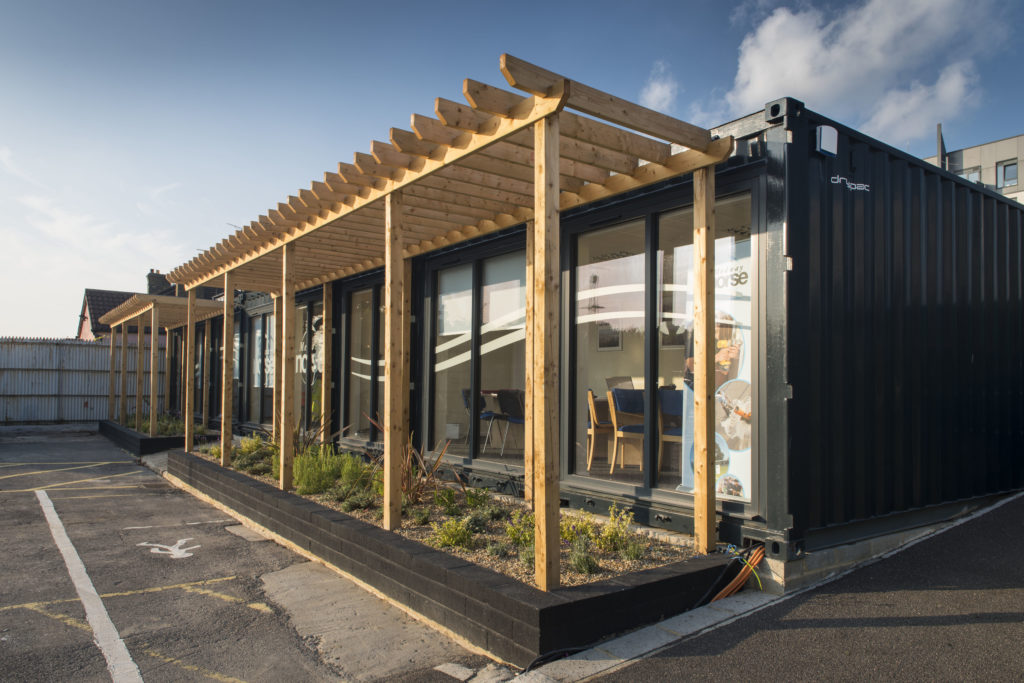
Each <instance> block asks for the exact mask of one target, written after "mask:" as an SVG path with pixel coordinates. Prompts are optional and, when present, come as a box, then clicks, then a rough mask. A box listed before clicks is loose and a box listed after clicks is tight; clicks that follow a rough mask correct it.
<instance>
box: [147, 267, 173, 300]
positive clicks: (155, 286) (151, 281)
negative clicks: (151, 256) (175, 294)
mask: <svg viewBox="0 0 1024 683" xmlns="http://www.w3.org/2000/svg"><path fill="white" fill-rule="evenodd" d="M170 286H171V283H170V282H168V281H167V276H166V275H161V274H160V271H159V270H155V269H153V268H150V269H149V274H148V275H146V294H162V293H163V292H166V291H167V288H168V287H170Z"/></svg>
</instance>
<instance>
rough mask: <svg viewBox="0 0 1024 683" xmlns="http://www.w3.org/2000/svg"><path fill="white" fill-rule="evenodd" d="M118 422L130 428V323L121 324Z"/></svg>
mask: <svg viewBox="0 0 1024 683" xmlns="http://www.w3.org/2000/svg"><path fill="white" fill-rule="evenodd" d="M119 405H120V413H119V414H118V416H117V419H118V421H119V422H120V423H121V424H123V425H124V426H125V427H127V426H128V421H127V419H126V418H127V417H128V321H127V320H126V321H124V322H123V323H121V397H120V400H119Z"/></svg>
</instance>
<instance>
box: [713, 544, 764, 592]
mask: <svg viewBox="0 0 1024 683" xmlns="http://www.w3.org/2000/svg"><path fill="white" fill-rule="evenodd" d="M763 559H764V546H763V545H759V546H757V547H756V548H754V552H752V553H751V554H750V559H749V560H747V561H746V562H744V563H743V567H742V568H741V569H740V573H739V574H737V575H736V576H735V578H733V580H732V581H730V582H729V584H728V585H727V586H726V587H725V588H723V589H722V590H720V591H719V592H718V595H716V596H715V597H713V598H711V602H714V601H715V600H721V599H722V598H727V597H729V596H730V595H732V594H733V593H736V592H737V591H739V589H740V588H742V587H743V584H745V583H746V582H747V579H748V578H750V574H751V572H753V571H754V568H755V567H757V565H759V564H760V563H761V560H763Z"/></svg>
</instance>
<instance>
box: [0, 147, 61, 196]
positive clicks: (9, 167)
mask: <svg viewBox="0 0 1024 683" xmlns="http://www.w3.org/2000/svg"><path fill="white" fill-rule="evenodd" d="M0 166H3V169H4V171H6V172H7V173H8V174H9V175H12V176H14V177H15V178H18V179H20V180H23V181H25V182H26V183H28V184H29V185H34V186H35V187H37V188H40V189H43V190H49V189H50V188H49V187H47V186H46V184H44V183H41V182H39V181H38V180H36V179H35V178H33V177H32V176H31V175H30V174H29V173H28V172H26V171H25V170H24V169H22V168H21V166H19V165H18V164H16V163H15V162H14V150H12V149H11V148H10V147H0Z"/></svg>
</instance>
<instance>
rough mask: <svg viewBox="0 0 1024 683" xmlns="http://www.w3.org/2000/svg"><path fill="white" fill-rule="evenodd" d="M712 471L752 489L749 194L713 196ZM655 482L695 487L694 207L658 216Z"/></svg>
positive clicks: (741, 489) (745, 494)
mask: <svg viewBox="0 0 1024 683" xmlns="http://www.w3.org/2000/svg"><path fill="white" fill-rule="evenodd" d="M715 216H716V225H715V237H716V239H715V425H716V427H715V431H716V433H715V476H716V478H717V482H718V485H717V489H718V493H719V494H720V495H723V496H735V497H739V498H749V497H750V485H751V479H750V477H751V472H750V469H751V419H752V399H753V397H752V392H751V356H750V354H751V351H752V349H753V347H752V345H751V317H752V309H751V291H752V286H753V282H752V280H753V269H752V268H753V266H752V263H751V241H750V197H749V195H742V196H738V197H732V198H725V199H720V200H718V201H717V202H716V204H715ZM658 226H659V229H658V233H659V238H658V255H657V257H658V262H659V268H658V273H659V283H658V289H659V292H660V298H659V303H660V310H659V311H658V330H657V334H658V365H657V367H658V387H659V391H658V409H659V416H658V417H659V421H660V429H659V439H660V443H659V444H658V453H659V460H658V462H659V463H660V464H659V467H658V473H657V486H658V487H659V488H668V489H676V490H680V491H691V490H692V489H693V412H694V395H693V309H694V301H693V291H694V269H693V268H694V263H693V259H694V255H693V210H692V208H686V209H683V210H680V211H672V212H669V213H666V214H662V215H661V216H660V217H659V220H658Z"/></svg>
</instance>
